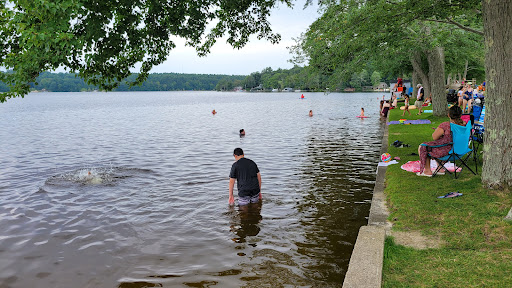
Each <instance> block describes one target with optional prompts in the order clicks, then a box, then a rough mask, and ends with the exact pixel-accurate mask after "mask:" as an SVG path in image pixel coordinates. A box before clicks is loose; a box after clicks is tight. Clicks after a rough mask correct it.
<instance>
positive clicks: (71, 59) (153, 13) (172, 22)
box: [0, 0, 291, 102]
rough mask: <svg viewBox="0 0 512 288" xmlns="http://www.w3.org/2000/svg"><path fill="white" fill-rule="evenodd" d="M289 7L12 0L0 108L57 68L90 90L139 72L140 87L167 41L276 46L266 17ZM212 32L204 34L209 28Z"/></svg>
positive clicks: (0, 61) (202, 50)
mask: <svg viewBox="0 0 512 288" xmlns="http://www.w3.org/2000/svg"><path fill="white" fill-rule="evenodd" d="M278 2H282V3H285V4H286V5H291V2H290V0H243V1H229V0H204V1H192V0H185V1H161V0H111V1H104V0H58V1H55V0H14V1H12V3H13V6H6V4H5V2H4V1H2V2H0V25H1V26H0V66H1V67H4V68H6V69H8V70H12V73H2V74H1V75H2V76H1V79H0V80H2V81H3V82H4V83H6V84H7V85H8V86H9V87H10V91H9V92H7V93H3V94H0V101H1V102H4V101H5V100H6V99H8V98H10V97H15V96H22V95H24V94H26V93H28V92H29V89H28V83H30V82H33V81H34V80H35V77H37V75H38V74H39V73H41V72H43V71H47V70H54V69H56V68H57V67H65V68H69V70H70V71H73V72H77V73H78V75H79V76H80V77H82V78H83V79H84V80H85V81H86V82H87V83H89V84H92V85H98V86H99V87H100V89H104V90H111V89H114V88H115V87H118V85H119V83H120V82H121V81H122V80H123V79H125V78H126V77H127V76H129V75H130V74H131V72H130V71H131V70H132V69H133V68H134V67H135V66H136V65H137V64H139V65H140V67H141V68H140V73H139V74H138V75H137V78H136V79H135V81H133V82H132V83H131V84H130V85H137V84H140V83H142V82H143V81H144V80H145V79H146V78H147V76H148V73H149V71H150V70H151V68H152V67H153V66H155V65H158V64H160V63H162V62H164V61H165V60H166V58H167V55H169V53H170V52H171V50H172V49H173V48H174V47H175V44H174V42H173V41H172V40H171V37H172V36H178V37H181V38H184V39H185V40H186V43H187V45H190V46H193V47H196V49H197V52H198V54H199V55H206V54H207V53H209V51H210V49H211V47H212V46H213V45H214V44H215V42H216V41H217V39H219V38H220V37H222V36H224V35H225V34H227V36H228V40H227V41H228V43H230V44H231V45H232V46H233V47H235V48H241V47H243V46H244V45H245V44H246V43H247V42H248V41H249V36H250V35H252V34H256V35H257V37H258V38H259V39H267V40H269V41H270V42H271V43H276V42H278V41H279V40H280V36H279V35H277V34H274V33H273V32H272V30H271V28H270V24H269V22H268V20H267V17H268V16H269V15H270V12H271V9H272V8H273V7H274V6H275V5H276V3H278ZM212 21H216V22H217V23H216V24H215V26H214V27H213V28H212V29H211V30H210V31H207V27H208V25H209V24H210V22H212Z"/></svg>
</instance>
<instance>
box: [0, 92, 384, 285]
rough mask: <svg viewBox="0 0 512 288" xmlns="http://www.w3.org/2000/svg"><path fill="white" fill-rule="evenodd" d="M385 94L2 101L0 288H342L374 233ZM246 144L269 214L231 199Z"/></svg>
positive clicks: (77, 96)
mask: <svg viewBox="0 0 512 288" xmlns="http://www.w3.org/2000/svg"><path fill="white" fill-rule="evenodd" d="M302 93H304V95H305V99H300V95H301V94H302ZM380 95H381V94H375V93H330V94H328V95H324V93H305V92H295V93H236V92H226V93H223V92H193V91H186V92H110V93H102V92H98V93H93V92H91V93H31V94H29V95H27V96H25V98H24V99H21V98H17V99H10V100H8V101H7V102H6V103H3V104H0V121H1V123H2V128H1V129H0V139H1V148H0V202H1V206H0V287H298V286H301V287H341V284H342V282H343V279H344V276H345V272H346V269H347V266H348V262H349V259H350V254H351V252H352V249H353V245H354V243H355V239H356V237H357V232H358V230H359V227H360V226H362V225H366V224H367V217H368V214H369V208H370V203H371V198H372V191H373V187H374V183H375V176H376V174H375V172H376V168H377V162H378V159H379V151H380V146H381V139H382V133H383V127H382V123H381V121H380V119H379V113H378V112H379V111H378V109H379V100H378V99H377V98H378V96H380ZM361 107H365V110H366V115H369V116H370V117H369V118H366V119H359V118H356V117H355V116H356V115H359V113H360V109H361ZM213 109H215V110H216V111H217V112H218V113H217V114H216V115H212V113H211V111H212V110H213ZM309 110H313V113H314V116H313V117H309V116H308V112H309ZM242 128H243V129H245V131H246V136H245V137H242V138H241V137H240V136H239V133H238V131H239V129H242ZM236 147H241V148H242V149H243V150H244V152H245V156H246V157H247V158H249V159H252V160H254V161H255V162H256V163H257V165H258V167H259V169H260V172H261V176H262V194H263V201H262V203H261V205H250V206H245V207H242V208H240V207H239V206H229V205H228V180H229V171H230V168H231V165H232V163H233V162H234V158H233V149H234V148H236ZM235 187H236V185H235ZM236 198H237V196H236V188H235V199H236Z"/></svg>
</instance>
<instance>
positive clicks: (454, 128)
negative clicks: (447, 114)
mask: <svg viewBox="0 0 512 288" xmlns="http://www.w3.org/2000/svg"><path fill="white" fill-rule="evenodd" d="M471 129H472V125H471V122H468V123H467V124H466V126H460V125H456V124H453V123H450V130H451V134H452V142H450V143H447V144H443V145H436V146H428V145H424V144H422V145H424V146H427V153H428V154H427V155H428V157H429V158H431V159H434V160H436V161H437V163H439V165H437V169H436V170H435V171H434V173H432V176H435V175H436V174H437V173H438V172H439V171H440V170H441V169H442V168H443V167H444V165H445V164H446V163H447V162H448V161H452V162H453V164H454V166H455V170H454V172H453V175H454V176H455V178H457V167H458V166H457V161H459V162H460V163H461V165H464V166H465V167H466V168H468V169H469V171H471V172H472V173H473V174H475V175H476V173H475V172H474V171H473V169H471V168H469V166H468V165H467V164H466V160H467V159H468V158H469V157H470V156H471V152H473V149H470V148H469V141H470V137H471ZM446 145H452V149H451V150H450V152H448V154H447V155H445V156H443V157H439V158H437V157H433V156H432V155H431V154H430V151H432V149H431V148H436V147H442V146H446ZM474 159H475V166H476V158H474ZM445 170H446V171H447V172H448V173H450V174H452V172H450V171H449V170H448V169H445Z"/></svg>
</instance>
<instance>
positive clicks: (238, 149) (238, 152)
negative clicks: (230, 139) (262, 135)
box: [233, 148, 244, 156]
mask: <svg viewBox="0 0 512 288" xmlns="http://www.w3.org/2000/svg"><path fill="white" fill-rule="evenodd" d="M233 154H234V155H236V156H242V155H244V150H242V148H235V151H233Z"/></svg>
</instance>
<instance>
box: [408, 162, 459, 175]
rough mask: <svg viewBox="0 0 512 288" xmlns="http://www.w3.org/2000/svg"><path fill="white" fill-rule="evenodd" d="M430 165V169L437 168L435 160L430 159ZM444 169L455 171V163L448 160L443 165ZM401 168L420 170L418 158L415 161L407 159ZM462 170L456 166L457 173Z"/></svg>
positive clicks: (412, 170)
mask: <svg viewBox="0 0 512 288" xmlns="http://www.w3.org/2000/svg"><path fill="white" fill-rule="evenodd" d="M430 167H431V168H432V171H435V169H436V168H437V162H436V161H435V160H432V159H431V160H430ZM444 167H446V169H448V171H450V172H454V171H455V165H454V164H453V163H451V162H448V163H446V164H445V165H444ZM401 168H402V169H403V170H405V171H409V172H413V173H417V172H420V160H417V161H409V162H407V163H405V164H403V165H402V166H401ZM461 170H462V167H457V173H459V172H460V171H461Z"/></svg>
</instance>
